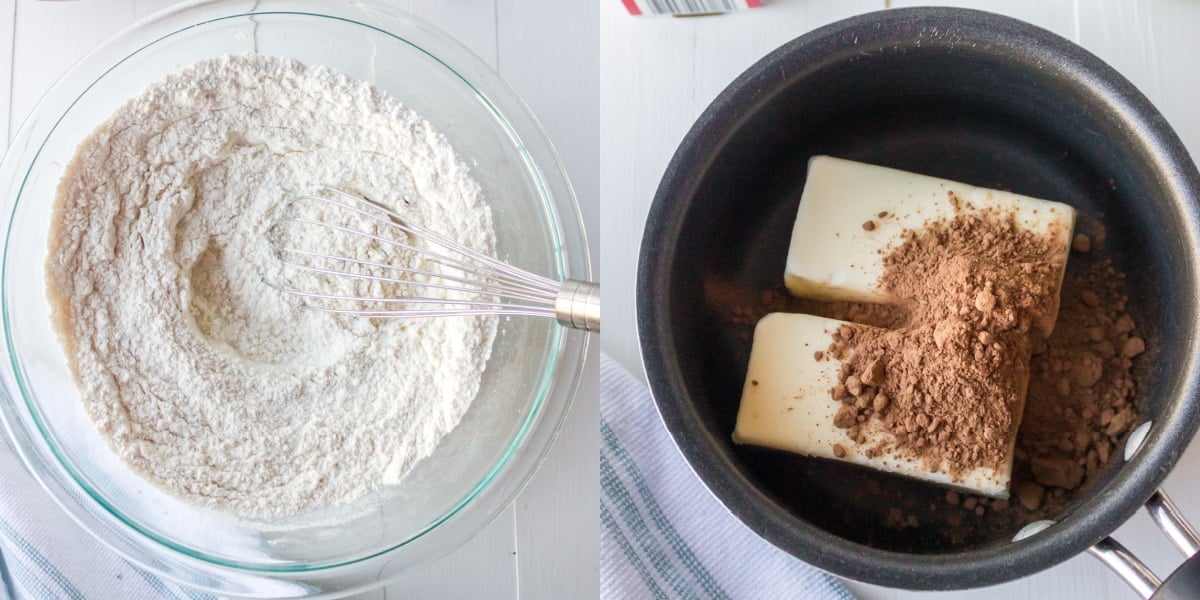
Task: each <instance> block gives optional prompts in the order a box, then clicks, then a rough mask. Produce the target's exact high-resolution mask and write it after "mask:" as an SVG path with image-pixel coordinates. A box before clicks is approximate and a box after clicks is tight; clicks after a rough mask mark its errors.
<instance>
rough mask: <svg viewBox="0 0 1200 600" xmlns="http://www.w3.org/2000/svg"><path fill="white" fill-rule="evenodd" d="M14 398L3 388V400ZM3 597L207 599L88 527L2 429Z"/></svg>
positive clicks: (0, 591)
mask: <svg viewBox="0 0 1200 600" xmlns="http://www.w3.org/2000/svg"><path fill="white" fill-rule="evenodd" d="M7 401H8V398H7V397H5V396H4V393H3V392H2V391H0V402H7ZM0 440H3V441H2V442H0V578H2V579H3V584H0V599H6V598H16V599H19V600H26V599H34V600H43V599H52V600H57V599H59V598H65V599H70V600H85V599H86V600H93V599H99V600H104V599H108V598H112V599H114V600H115V599H121V600H151V599H154V600H158V599H164V598H165V599H169V600H185V599H186V600H203V599H207V598H211V597H212V596H208V595H205V594H201V593H198V592H195V591H192V590H190V589H185V588H183V587H182V586H180V585H178V584H175V583H172V582H170V581H166V580H163V579H160V578H158V577H155V576H154V575H151V574H150V573H148V572H146V571H145V570H143V569H140V568H138V567H135V566H133V565H131V564H129V563H128V562H126V561H125V560H124V559H122V558H121V557H120V556H118V555H117V554H116V553H115V552H113V551H112V550H109V549H108V548H107V547H106V546H104V545H103V544H101V543H100V542H99V541H98V540H96V538H94V537H92V536H91V535H90V534H89V533H87V532H86V531H84V530H83V529H82V528H81V527H80V526H79V525H78V524H76V523H75V521H72V520H71V518H70V517H68V516H67V514H66V513H65V512H63V511H62V510H61V509H60V508H59V507H58V505H56V504H55V503H54V501H53V500H51V499H50V496H49V495H48V494H46V491H45V490H43V489H42V487H41V486H40V485H39V484H38V483H37V481H35V480H34V479H33V477H32V476H31V475H30V474H29V473H28V471H26V470H25V465H24V464H22V463H21V461H20V459H19V458H18V457H17V454H16V452H15V451H14V450H13V447H12V442H11V441H9V439H8V437H7V436H6V435H4V433H3V431H2V430H0Z"/></svg>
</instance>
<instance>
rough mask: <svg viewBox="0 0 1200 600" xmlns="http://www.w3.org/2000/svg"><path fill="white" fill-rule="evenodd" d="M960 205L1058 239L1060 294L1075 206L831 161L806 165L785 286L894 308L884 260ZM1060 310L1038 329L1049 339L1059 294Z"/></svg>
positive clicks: (814, 296)
mask: <svg viewBox="0 0 1200 600" xmlns="http://www.w3.org/2000/svg"><path fill="white" fill-rule="evenodd" d="M952 195H953V198H956V199H957V200H956V201H954V200H952ZM956 204H957V205H958V207H959V208H958V209H957V210H986V209H1000V210H1004V211H1011V212H1012V214H1013V216H1014V218H1015V220H1016V223H1017V225H1018V226H1020V227H1024V228H1026V229H1028V230H1030V231H1032V232H1034V233H1039V234H1040V233H1047V232H1050V231H1053V232H1054V233H1055V234H1056V235H1057V237H1058V238H1060V240H1059V241H1060V242H1061V243H1060V244H1059V247H1061V248H1062V256H1061V260H1059V261H1058V263H1059V264H1060V265H1062V267H1063V268H1062V269H1061V270H1060V272H1059V274H1058V280H1057V281H1058V285H1059V286H1061V284H1062V276H1063V273H1064V272H1065V268H1066V264H1067V255H1068V253H1069V252H1070V250H1071V232H1072V229H1073V228H1074V226H1075V209H1073V208H1071V207H1070V206H1067V205H1066V204H1061V203H1058V202H1050V201H1048V200H1039V199H1037V198H1031V197H1029V196H1022V195H1020V194H1014V193H1011V192H1002V191H998V190H990V189H987V188H981V187H975V186H972V185H967V184H965V183H959V182H956V181H950V180H948V179H939V178H937V177H929V176H926V175H918V174H915V173H908V172H905V171H900V170H897V169H889V168H887V167H879V166H875V165H868V164H864V163H859V162H854V161H849V160H844V159H840V158H833V157H830V156H814V157H813V158H812V159H811V160H810V161H809V163H808V179H807V181H806V182H805V184H804V193H803V195H802V196H801V200H800V208H799V210H797V212H796V224H795V226H794V228H793V229H792V242H791V246H790V247H789V249H788V256H787V267H786V269H785V271H784V283H785V284H786V285H787V288H788V290H789V291H790V292H791V293H792V294H793V295H795V296H799V297H802V298H811V299H814V300H845V301H850V302H871V303H876V304H888V303H891V302H893V299H891V298H889V297H888V295H887V292H886V291H885V290H884V289H883V288H882V286H881V285H880V283H879V281H880V278H881V277H882V276H883V269H884V265H883V259H884V257H886V256H887V255H888V254H890V253H891V251H892V250H893V249H894V248H895V247H896V246H898V245H899V244H900V243H901V241H902V239H901V234H902V233H903V232H904V231H905V230H910V229H912V230H919V229H921V228H922V227H923V226H924V225H925V224H926V223H928V222H930V221H933V220H938V219H951V218H953V217H954V215H955V211H956V208H955V205H956ZM1054 302H1055V304H1054V307H1053V309H1052V310H1050V311H1049V312H1048V315H1047V320H1046V321H1044V322H1042V323H1039V324H1038V326H1039V327H1038V328H1039V329H1040V330H1041V332H1042V335H1044V336H1048V335H1050V332H1051V331H1052V330H1053V329H1054V321H1055V320H1056V318H1057V316H1058V292H1057V291H1055V293H1054Z"/></svg>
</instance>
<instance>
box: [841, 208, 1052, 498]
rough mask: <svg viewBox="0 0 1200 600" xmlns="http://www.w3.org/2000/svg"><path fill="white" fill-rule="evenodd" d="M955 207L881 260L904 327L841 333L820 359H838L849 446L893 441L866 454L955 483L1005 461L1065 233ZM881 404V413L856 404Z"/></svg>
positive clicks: (1045, 323)
mask: <svg viewBox="0 0 1200 600" xmlns="http://www.w3.org/2000/svg"><path fill="white" fill-rule="evenodd" d="M956 200H957V202H955V201H956ZM951 201H952V203H953V204H954V206H955V207H956V208H957V209H960V210H959V211H958V212H957V214H956V215H955V216H954V217H953V218H951V219H948V220H941V221H934V222H931V223H929V224H927V225H926V226H925V227H924V228H922V229H921V230H919V231H912V230H910V231H906V232H905V233H904V234H903V237H902V241H901V243H900V244H899V245H898V246H897V247H896V248H895V249H894V250H892V251H891V252H890V254H888V255H887V256H886V257H885V258H884V267H885V269H884V274H883V276H882V278H881V280H880V284H881V285H882V286H883V288H884V289H885V290H886V291H887V293H888V294H889V295H890V296H891V298H892V303H893V304H895V305H898V306H901V307H903V308H904V309H906V311H907V313H908V318H907V320H906V321H904V322H903V323H901V324H899V326H897V327H893V328H889V329H880V328H874V327H864V326H860V325H845V326H843V327H841V328H839V329H838V331H837V332H836V333H835V334H834V335H833V342H832V344H831V345H830V347H829V348H828V350H827V351H826V354H828V355H830V356H832V357H833V358H835V359H838V360H840V361H842V365H841V370H840V372H839V378H838V385H837V386H835V388H834V389H833V390H832V392H831V393H832V394H833V396H834V398H835V399H838V400H840V401H842V402H843V403H844V404H843V407H842V409H841V411H839V413H838V417H839V418H838V420H837V422H836V423H835V424H836V425H838V426H839V427H843V428H846V429H847V430H848V431H847V433H848V434H849V437H850V438H851V439H863V438H864V436H863V434H862V430H863V429H864V428H868V427H882V428H883V429H884V430H886V431H888V432H890V433H891V434H892V436H891V437H893V438H894V441H887V442H878V443H876V444H874V445H873V446H872V447H870V448H868V449H867V450H866V452H867V454H868V455H878V454H880V453H883V452H885V451H891V452H897V453H900V454H902V455H906V456H909V457H912V458H918V459H920V460H922V461H924V462H925V463H926V465H927V466H928V468H930V469H931V470H940V471H946V472H948V473H950V474H951V475H952V476H957V475H961V474H963V473H965V472H968V471H970V470H972V469H975V468H977V467H991V468H994V469H996V468H1000V467H1001V466H1002V465H1003V464H1004V463H1005V462H1006V459H1007V456H1008V448H1009V444H1010V443H1011V441H1012V438H1013V435H1015V427H1016V424H1017V423H1018V421H1019V417H1020V411H1021V410H1022V408H1023V403H1024V397H1025V388H1026V384H1027V382H1028V381H1029V359H1030V356H1031V354H1032V351H1033V341H1034V339H1035V338H1040V337H1041V336H1042V332H1044V331H1046V330H1048V329H1049V328H1050V325H1049V323H1052V322H1053V318H1054V310H1055V309H1056V307H1057V303H1058V298H1057V294H1056V291H1057V282H1058V279H1059V278H1060V277H1061V273H1062V269H1063V266H1064V265H1063V264H1062V262H1061V261H1062V258H1061V245H1060V244H1061V242H1058V241H1057V240H1058V239H1060V238H1061V232H1056V231H1050V232H1047V233H1044V234H1035V233H1033V232H1030V231H1029V230H1027V229H1025V228H1022V227H1019V226H1018V225H1017V224H1016V222H1015V219H1014V217H1013V215H1012V214H1011V213H1000V212H996V211H962V210H961V209H962V208H963V207H964V206H965V203H963V202H962V201H961V200H958V199H957V198H954V197H951ZM878 394H882V395H884V396H885V397H886V398H887V402H886V403H884V408H883V409H882V410H876V409H875V406H874V402H873V400H872V401H871V402H866V403H864V402H861V401H860V400H861V399H862V398H863V397H867V398H872V399H873V398H874V397H875V396H876V395H878ZM856 429H857V431H856Z"/></svg>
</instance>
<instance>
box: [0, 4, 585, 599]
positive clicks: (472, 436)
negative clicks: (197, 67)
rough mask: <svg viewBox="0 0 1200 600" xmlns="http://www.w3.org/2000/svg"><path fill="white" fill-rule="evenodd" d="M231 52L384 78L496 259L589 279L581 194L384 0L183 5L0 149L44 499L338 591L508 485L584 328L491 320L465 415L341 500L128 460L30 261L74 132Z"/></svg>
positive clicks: (523, 467) (436, 551) (533, 140)
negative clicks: (481, 197)
mask: <svg viewBox="0 0 1200 600" xmlns="http://www.w3.org/2000/svg"><path fill="white" fill-rule="evenodd" d="M246 52H259V53H263V54H268V55H274V56H284V57H290V58H295V59H297V60H300V61H302V62H304V63H306V64H321V65H326V66H328V67H331V68H333V69H336V70H338V71H341V72H344V73H346V74H348V75H350V76H352V77H355V78H358V79H362V80H366V81H370V82H372V83H374V85H376V86H377V87H379V88H380V89H382V90H385V91H387V92H389V93H391V94H392V95H394V96H396V97H397V98H399V99H400V100H401V101H402V102H404V103H405V104H407V105H408V106H409V107H411V108H413V109H414V110H415V111H416V112H417V113H419V114H420V115H422V116H423V117H425V118H426V119H428V120H429V121H430V122H431V123H432V124H433V125H434V126H435V127H436V128H437V129H438V130H439V131H441V132H442V133H443V134H445V135H446V136H447V138H449V140H450V142H451V143H452V144H453V146H454V147H455V148H456V149H457V150H458V152H459V154H460V155H461V157H462V158H463V159H464V160H465V161H466V162H467V164H468V165H470V166H471V168H472V171H473V174H474V175H475V177H476V179H477V180H478V181H479V183H480V185H481V186H482V187H483V190H484V193H485V194H486V196H487V198H488V201H489V203H490V204H491V206H492V209H493V214H494V220H495V226H496V236H497V249H498V253H499V255H500V257H501V258H503V259H504V260H507V261H509V262H511V263H513V264H515V265H517V266H520V267H522V268H525V269H528V270H531V271H534V272H537V273H541V274H544V275H548V276H552V277H574V278H584V279H586V278H590V277H589V276H590V273H589V267H588V258H587V254H586V247H585V244H584V235H583V228H582V224H581V222H580V219H579V213H578V209H577V207H576V205H575V200H574V196H573V194H572V192H571V188H570V185H569V183H568V181H567V178H566V176H565V174H564V173H563V170H562V167H561V165H560V163H559V161H558V158H557V156H556V155H555V153H554V150H553V148H552V147H551V145H550V143H549V142H548V141H547V139H546V137H545V135H544V134H543V133H542V131H541V128H540V127H539V126H538V124H537V122H536V120H535V119H534V118H533V117H532V115H530V113H529V111H528V109H527V108H526V107H525V106H524V104H523V103H522V102H521V101H520V99H519V98H517V96H516V95H515V94H514V93H513V92H512V90H511V89H509V88H508V86H507V85H505V84H504V83H503V81H501V80H500V78H499V76H498V75H496V74H495V73H494V72H492V71H491V70H490V68H489V67H488V66H487V65H485V64H484V63H483V62H482V61H481V60H479V59H478V58H477V57H476V56H474V55H473V54H471V53H470V51H468V50H466V49H465V48H463V47H462V46H461V45H459V44H458V43H456V42H454V41H453V40H451V39H449V38H448V37H446V36H445V35H443V34H441V33H439V32H437V31H435V30H434V29H432V28H431V27H429V26H428V25H425V24H423V23H421V22H419V21H417V20H416V19H414V18H412V17H410V16H407V15H404V14H402V13H398V12H396V11H393V10H391V9H387V8H383V7H376V6H370V5H361V4H358V3H332V2H323V1H319V0H307V1H306V0H288V1H282V0H280V1H272V0H264V1H259V2H231V1H215V2H212V1H210V2H198V3H190V4H185V5H182V6H179V7H176V8H172V9H169V10H167V11H164V12H161V13H158V14H156V15H153V16H151V17H149V18H147V19H145V20H143V21H142V22H140V23H138V24H136V25H134V26H132V27H131V28H129V29H127V30H125V31H124V32H122V33H121V34H119V35H118V36H116V37H115V38H114V39H113V40H111V41H109V42H108V43H106V44H104V45H103V46H101V47H99V48H97V49H96V50H95V51H93V52H92V53H91V54H89V55H88V56H87V57H86V58H84V59H83V60H82V61H81V62H80V63H79V64H78V65H76V66H75V67H74V68H73V69H72V70H71V71H70V72H69V73H68V74H67V75H65V76H64V77H63V78H62V79H61V80H60V81H59V82H58V83H57V84H56V85H55V86H54V87H53V88H52V89H51V90H50V92H49V93H48V94H47V95H46V96H45V98H43V99H42V101H41V102H40V103H39V104H38V106H37V107H36V108H35V109H34V111H33V113H32V115H31V116H30V117H29V119H28V120H27V121H26V123H25V124H24V126H23V127H22V128H21V130H20V131H19V132H18V133H17V136H16V139H15V141H14V142H13V145H12V147H11V148H10V150H9V153H8V154H7V156H6V157H5V158H4V161H3V163H0V189H2V190H4V191H5V192H6V193H5V194H4V196H3V198H4V207H5V210H4V211H3V213H2V214H3V216H4V218H5V219H7V223H5V224H4V225H5V226H4V231H5V238H4V246H3V256H2V263H0V280H2V281H0V312H2V314H3V328H4V341H5V344H4V347H3V348H2V349H0V352H2V354H3V359H4V360H2V361H0V377H2V379H3V383H4V388H5V392H7V398H4V399H3V400H4V402H2V403H0V417H2V418H3V421H4V425H5V427H6V429H7V431H8V434H9V435H10V437H11V438H12V439H13V441H14V442H15V444H16V447H17V448H18V450H19V452H20V453H21V455H22V457H23V459H24V460H25V462H26V464H27V465H28V466H29V468H30V469H31V470H32V472H33V473H34V474H35V476H36V477H37V478H38V480H39V481H40V482H41V483H42V484H43V485H44V486H45V488H46V489H47V490H48V491H49V492H50V494H51V496H53V498H54V499H55V501H56V502H57V503H58V504H60V505H61V506H62V507H63V508H64V509H65V510H66V511H67V513H68V514H70V516H71V517H72V518H74V519H75V520H77V521H78V522H79V523H80V524H82V525H83V526H84V527H85V528H86V529H87V530H89V531H90V532H91V533H92V534H94V535H96V536H97V537H98V538H100V539H101V540H102V541H104V542H105V543H106V544H108V545H109V546H111V547H113V548H115V549H116V550H117V551H118V552H120V553H122V554H123V555H125V556H126V557H128V558H129V559H131V560H133V561H134V562H136V563H138V564H140V565H142V566H144V567H146V568H149V569H151V570H152V571H155V572H157V573H159V574H162V575H164V576H167V577H170V578H172V579H174V580H177V581H180V582H182V583H184V584H188V585H191V586H194V587H197V588H201V589H204V590H208V591H212V592H216V593H221V594H228V595H240V596H254V597H268V596H269V597H302V596H317V595H327V594H333V595H340V594H343V593H350V592H352V591H355V590H360V589H365V588H368V587H372V586H374V585H379V584H381V583H384V582H386V581H388V580H389V579H394V578H395V576H397V575H398V574H400V573H401V572H403V571H404V570H406V569H408V568H410V567H412V566H413V565H415V564H418V563H421V562H424V561H427V560H429V559H432V558H434V557H438V556H441V555H443V554H445V553H447V552H449V551H450V550H453V549H454V548H457V547H458V546H460V545H461V544H462V543H464V542H465V541H466V540H468V539H469V538H470V537H471V536H472V535H474V534H475V533H477V532H478V531H479V530H480V529H482V528H483V527H484V526H485V525H486V524H487V523H488V522H490V521H491V520H492V519H493V518H494V517H495V516H496V515H497V514H498V513H499V512H500V511H501V510H503V509H504V508H505V507H506V506H507V505H508V504H509V503H510V502H511V501H512V499H513V497H514V496H515V495H516V494H517V492H518V491H519V490H520V489H521V487H522V486H523V485H524V483H525V482H526V481H528V479H529V477H530V476H531V475H532V474H533V472H534V471H535V470H536V468H537V466H538V464H539V463H540V462H541V459H542V458H543V456H544V455H545V452H546V451H547V450H548V448H549V446H550V445H551V443H552V441H553V439H554V436H555V434H556V433H557V431H558V428H559V426H560V425H561V423H562V419H563V417H564V416H565V414H566V412H567V409H568V406H569V404H570V401H571V398H572V396H573V395H574V393H575V390H576V388H577V386H578V382H579V376H580V373H581V369H582V366H583V361H584V355H585V353H586V350H587V336H585V335H582V334H579V333H578V332H568V331H565V330H563V329H562V328H561V327H559V326H558V325H556V324H555V323H553V322H550V321H547V320H533V319H514V320H506V321H503V322H502V323H501V326H500V332H499V335H498V337H497V339H496V343H495V347H494V350H493V354H492V357H491V360H490V361H489V363H488V367H487V371H486V372H485V374H484V381H483V386H482V388H481V391H480V393H479V396H478V397H477V398H476V399H475V401H474V403H473V405H472V407H471V409H470V410H469V411H468V413H467V414H466V416H465V417H464V419H463V421H462V423H461V424H460V425H459V426H458V427H457V428H456V429H455V430H454V431H453V432H451V433H450V434H449V435H448V436H447V437H446V438H444V439H443V440H442V442H441V443H440V444H439V446H438V447H437V450H436V451H435V452H434V454H433V455H432V456H430V457H429V458H426V459H425V460H424V461H422V462H421V463H419V464H418V465H417V466H416V467H415V468H414V470H413V471H412V472H411V473H410V474H409V475H408V476H407V477H406V478H405V479H404V480H403V481H402V483H401V484H399V485H397V486H391V487H388V488H383V489H381V490H379V491H378V492H376V493H373V494H371V495H369V496H368V497H365V498H362V499H361V500H359V501H356V502H354V503H352V504H349V505H346V506H340V507H335V508H330V509H325V510H322V511H318V512H315V513H310V514H305V515H301V516H297V517H293V518H287V519H276V520H246V519H239V518H235V517H232V516H230V515H227V514H222V513H217V512H213V511H210V510H206V509H202V508H198V507H195V506H192V505H189V504H187V503H185V502H182V501H180V500H178V499H176V498H174V497H173V496H170V495H168V494H166V493H164V492H163V491H162V490H160V489H159V488H157V487H155V486H154V485H152V484H150V483H149V482H147V481H145V480H143V479H142V478H141V477H139V476H138V475H136V474H135V473H134V472H133V471H132V470H130V469H129V468H128V467H127V466H126V465H125V464H124V463H123V462H121V461H120V460H119V459H118V458H117V457H116V455H115V454H114V453H113V452H112V451H111V450H110V449H109V448H108V446H107V445H106V444H105V442H104V440H103V439H102V438H101V437H100V436H99V434H98V433H97V432H96V430H95V428H94V427H93V425H92V423H91V421H90V420H89V419H88V417H87V415H86V413H85V411H84V410H83V407H82V404H81V402H80V398H79V394H78V391H77V390H76V389H75V386H74V385H73V383H72V381H71V377H70V375H69V371H68V367H67V361H66V356H65V355H64V353H63V351H62V348H61V346H60V344H59V342H58V339H57V338H56V336H55V332H54V331H53V329H52V327H51V321H50V314H49V306H48V303H47V300H46V291H45V290H46V286H45V273H44V270H43V265H44V262H45V257H46V252H47V235H48V232H49V228H50V209H51V205H52V203H53V200H54V193H55V187H56V185H57V183H58V180H59V178H60V176H61V175H62V171H63V168H64V166H65V165H66V164H67V163H68V162H69V161H70V160H71V157H72V156H73V154H74V152H75V149H76V147H77V145H78V144H79V143H80V142H81V141H82V140H83V139H84V138H85V137H86V136H87V135H89V134H90V133H91V132H92V131H93V130H94V129H95V128H96V127H97V126H98V125H100V124H101V123H102V122H103V121H104V120H105V119H107V118H108V116H109V115H111V114H112V113H113V112H114V111H115V110H116V109H117V108H118V107H119V106H120V105H121V104H122V103H124V102H125V101H126V100H128V99H129V98H130V97H132V96H133V95H136V94H137V93H138V92H139V91H140V90H142V89H144V88H145V87H146V86H147V85H149V84H151V83H153V82H155V81H157V80H158V79H160V78H162V77H163V76H165V75H167V74H168V73H171V72H173V71H175V70H177V69H178V68H180V67H183V66H186V65H188V64H191V63H193V62H195V61H197V60H200V59H203V58H208V57H216V56H221V55H225V54H231V53H246ZM31 510H32V507H31Z"/></svg>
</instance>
